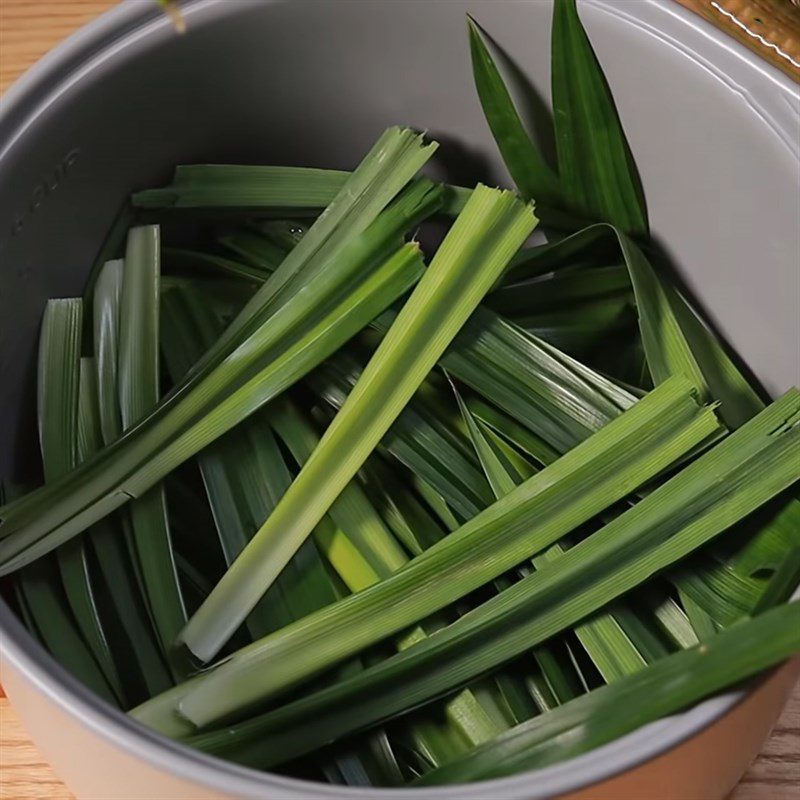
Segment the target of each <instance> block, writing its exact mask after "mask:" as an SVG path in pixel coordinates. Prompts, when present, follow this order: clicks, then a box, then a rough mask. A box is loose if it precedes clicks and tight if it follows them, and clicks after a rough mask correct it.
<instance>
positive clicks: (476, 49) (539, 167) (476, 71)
mask: <svg viewBox="0 0 800 800" xmlns="http://www.w3.org/2000/svg"><path fill="white" fill-rule="evenodd" d="M467 22H468V27H469V46H470V53H471V55H472V73H473V76H474V78H475V88H476V89H477V92H478V97H479V98H480V102H481V106H482V107H483V113H484V116H485V117H486V121H487V122H488V123H489V128H490V129H491V131H492V135H493V136H494V140H495V142H497V147H498V149H499V150H500V155H502V157H503V161H504V162H505V164H506V166H507V167H508V171H509V172H510V173H511V177H512V178H513V180H514V183H515V184H516V185H517V188H518V189H519V191H520V194H522V196H523V197H525V198H527V199H529V200H536V202H537V204H540V205H543V206H546V205H554V204H555V205H558V203H559V200H560V189H559V185H558V178H557V176H556V175H555V174H554V173H553V171H552V170H551V169H550V167H549V166H548V164H547V162H546V161H545V160H544V158H543V157H542V154H541V153H540V152H539V149H538V148H537V147H536V145H534V143H533V142H532V141H531V138H530V136H529V135H528V132H527V131H526V130H525V128H524V127H523V125H522V121H521V120H520V118H519V114H518V113H517V110H516V108H515V107H514V102H513V100H512V99H511V95H510V94H509V92H508V89H507V88H506V86H505V83H503V79H502V77H501V76H500V72H499V71H498V69H497V65H496V64H495V62H494V59H493V58H492V55H491V53H490V52H489V49H488V47H487V46H486V43H485V41H484V37H485V33H484V32H483V31H482V30H481V29H480V27H479V26H478V24H477V23H476V22H475V20H473V19H472V17H469V16H468V17H467Z"/></svg>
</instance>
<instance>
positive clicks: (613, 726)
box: [418, 603, 800, 784]
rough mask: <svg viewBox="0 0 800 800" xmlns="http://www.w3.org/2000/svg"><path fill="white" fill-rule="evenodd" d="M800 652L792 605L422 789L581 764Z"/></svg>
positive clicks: (568, 708)
mask: <svg viewBox="0 0 800 800" xmlns="http://www.w3.org/2000/svg"><path fill="white" fill-rule="evenodd" d="M799 650H800V604H799V603H791V604H789V605H786V606H782V607H780V608H777V609H774V610H773V611H770V612H767V613H766V614H763V615H761V616H759V617H756V618H754V619H750V620H748V621H746V622H742V623H739V624H737V625H735V626H734V627H733V628H731V629H730V630H728V631H724V632H723V633H721V634H719V635H718V636H714V637H713V638H711V639H710V640H709V641H708V642H705V643H704V644H702V645H696V646H694V647H693V648H692V649H690V650H684V651H681V652H678V653H674V654H672V655H670V656H667V657H666V658H665V659H664V660H662V661H661V662H659V663H657V664H654V665H652V666H650V667H648V668H647V669H646V670H642V671H641V672H639V673H637V674H635V675H631V676H629V677H627V678H625V679H623V680H621V681H619V682H617V683H615V684H613V685H610V686H604V687H602V688H600V689H596V690H595V691H593V692H591V693H590V694H588V695H586V696H585V697H581V698H579V699H577V700H574V701H572V702H571V703H568V704H567V705H565V706H563V707H562V708H561V709H558V710H557V711H554V712H553V713H551V714H548V715H547V716H545V717H541V718H538V719H535V720H531V721H530V722H528V723H524V724H522V725H520V726H518V727H516V728H513V729H512V730H510V731H508V732H507V733H506V734H504V735H502V736H500V737H498V738H497V739H495V740H494V741H493V742H490V743H489V744H487V745H484V746H483V747H481V748H478V749H475V750H472V751H470V752H469V753H467V754H466V755H465V756H464V757H463V758H462V759H459V760H458V761H454V762H452V763H450V764H448V765H446V766H445V767H443V768H441V769H439V770H436V771H435V772H431V773H428V774H427V775H426V776H424V777H423V778H422V779H421V780H420V781H418V783H419V784H439V783H463V782H466V781H474V780H488V779H491V778H498V777H501V776H503V775H511V774H513V773H515V772H519V771H522V770H529V769H538V768H541V767H545V766H547V765H548V764H553V763H555V762H557V761H562V760H564V759H567V758H573V757H574V756H577V755H579V754H580V753H585V752H587V751H589V750H591V749H594V748H596V747H600V746H601V745H603V744H605V743H606V742H609V741H611V740H612V739H615V738H617V737H620V736H623V735H624V734H626V733H628V732H630V731H633V730H635V729H636V728H638V727H640V726H641V725H644V724H646V723H648V722H652V721H653V720H656V719H659V718H660V717H663V716H666V715H668V714H672V713H675V712H677V711H680V710H681V709H683V708H686V707H687V706H689V705H691V704H692V703H695V702H697V701H698V700H702V699H703V698H704V697H707V696H708V695H710V694H713V693H715V692H718V691H721V690H722V689H725V688H727V687H728V686H732V685H735V684H736V683H738V682H739V681H742V680H744V679H745V678H749V677H751V676H753V675H755V674H757V673H758V672H761V671H762V670H764V669H767V668H768V667H771V666H773V665H774V664H777V663H779V662H781V661H783V660H784V659H786V658H788V657H789V656H791V655H793V654H794V653H796V652H798V651H799Z"/></svg>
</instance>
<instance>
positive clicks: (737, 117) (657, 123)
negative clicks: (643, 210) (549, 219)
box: [0, 0, 800, 800]
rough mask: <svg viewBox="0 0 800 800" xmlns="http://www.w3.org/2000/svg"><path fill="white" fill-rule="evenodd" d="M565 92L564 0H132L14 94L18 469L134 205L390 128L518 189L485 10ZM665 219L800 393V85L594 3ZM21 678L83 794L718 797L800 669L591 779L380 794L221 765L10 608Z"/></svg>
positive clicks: (643, 14) (10, 259)
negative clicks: (55, 655)
mask: <svg viewBox="0 0 800 800" xmlns="http://www.w3.org/2000/svg"><path fill="white" fill-rule="evenodd" d="M466 11H469V12H471V13H472V14H473V15H475V16H476V17H477V19H478V20H480V21H481V22H483V23H484V24H485V25H486V27H487V28H488V29H489V30H490V31H491V33H492V34H493V36H494V37H495V38H496V39H497V40H498V41H499V42H501V43H502V44H503V45H504V47H506V48H507V50H508V52H509V53H510V54H511V55H512V57H513V58H514V59H515V60H516V61H517V63H518V64H519V66H520V67H521V69H522V71H523V72H524V74H526V75H529V76H530V78H531V80H532V82H533V83H534V85H535V87H536V89H538V90H539V91H540V92H541V94H542V95H543V96H544V97H545V98H546V97H547V96H548V91H547V82H548V72H549V68H548V60H549V55H548V54H549V28H550V11H551V9H550V4H549V2H547V0H529V1H528V2H519V1H517V2H515V1H514V0H428V1H427V2H425V0H405V2H403V0H372V2H369V0H336V1H335V2H334V0H293V1H292V0H189V2H188V3H187V4H186V12H185V13H186V17H187V20H188V24H189V33H188V34H187V35H186V36H184V37H180V38H177V37H176V36H175V35H174V33H173V31H172V30H171V28H170V25H169V23H168V22H167V21H166V19H164V18H162V16H161V15H160V14H159V13H158V12H157V11H156V10H155V9H154V7H153V6H152V4H151V3H149V2H144V1H143V0H138V1H137V0H129V2H125V3H123V4H122V6H121V7H119V8H117V9H115V10H114V11H112V12H110V13H109V14H107V15H105V16H104V17H102V18H101V19H100V20H98V21H96V22H95V23H93V24H91V25H89V26H88V27H86V28H85V29H83V30H81V31H79V32H78V33H77V34H76V35H74V36H73V37H71V38H70V39H69V40H68V41H67V42H66V43H65V44H63V45H62V46H61V47H59V48H57V49H56V50H55V51H54V52H53V53H51V54H50V55H48V56H47V57H46V58H44V59H43V60H42V61H41V62H40V63H39V64H38V65H37V66H36V67H34V68H33V69H32V70H30V71H29V72H28V74H27V75H26V76H25V77H24V78H23V79H22V80H20V81H19V82H18V83H17V84H16V85H15V86H14V87H13V88H12V89H11V90H10V91H9V92H8V93H7V94H6V95H5V97H4V98H3V99H2V101H0V102H1V103H2V105H1V106H0V212H1V213H0V259H1V261H2V266H1V267H0V298H2V303H3V309H2V314H0V330H1V331H2V337H0V371H1V372H2V380H1V381H0V418H2V419H3V428H2V431H0V475H2V476H3V477H4V478H11V479H12V480H24V478H25V476H26V475H27V474H29V471H28V470H29V461H28V460H27V459H26V455H28V458H29V457H30V456H29V453H30V451H31V449H32V447H31V443H32V442H33V441H35V439H34V435H35V434H34V425H33V423H34V419H33V416H34V414H33V409H34V402H33V389H34V386H33V384H34V380H33V378H34V352H35V346H36V339H37V331H38V325H39V320H40V315H41V311H42V308H43V304H44V301H45V299H46V298H48V297H52V296H63V295H71V294H76V293H79V292H80V290H81V288H82V286H83V283H84V280H85V278H86V274H87V270H88V267H89V265H90V263H91V261H92V259H93V257H94V255H95V253H96V251H97V248H98V244H99V242H100V241H101V240H102V238H103V235H104V233H105V231H106V230H107V229H108V227H109V225H110V224H111V222H112V220H113V218H114V215H115V213H116V210H117V208H118V207H119V205H120V202H121V200H122V199H123V197H124V196H125V195H126V194H127V193H128V192H130V191H131V190H132V189H137V188H141V187H145V186H151V185H158V184H160V183H164V182H166V181H167V180H168V178H169V176H170V173H171V169H172V167H173V166H174V165H175V164H176V163H180V162H198V161H221V162H225V161H229V162H243V163H247V162H250V163H259V162H262V163H278V164H280V163H285V164H304V165H311V166H327V167H343V168H347V167H350V166H352V165H353V164H354V163H356V161H357V160H358V159H359V157H360V156H361V154H363V152H364V151H365V150H366V149H367V147H368V146H369V145H370V144H371V143H372V141H373V140H374V139H375V138H376V136H377V135H378V133H379V132H380V131H381V130H382V129H383V128H384V127H385V126H387V125H389V124H395V123H403V124H410V125H414V126H417V127H419V128H426V129H428V130H429V131H430V132H431V134H432V135H433V136H435V137H436V138H438V139H440V140H441V141H443V143H444V147H443V152H444V155H445V156H446V157H447V158H446V162H447V164H448V168H449V169H450V171H451V174H450V175H449V177H451V178H452V179H455V180H462V181H467V180H470V179H474V178H475V177H477V176H478V175H480V177H482V178H484V179H486V178H490V179H491V178H495V179H497V180H498V181H499V182H504V183H505V182H507V180H508V178H507V176H506V175H505V173H504V171H503V169H502V166H501V165H500V164H499V162H498V161H497V158H496V155H495V148H494V145H493V143H492V142H491V140H490V137H489V135H488V131H487V129H486V125H485V123H484V121H483V119H482V116H481V112H480V108H479V105H478V102H477V100H476V97H475V93H474V89H473V87H472V85H471V78H470V70H469V57H468V52H467V39H466V30H465V24H464V13H465V12H466ZM581 11H582V15H583V18H584V20H585V23H586V25H587V27H588V29H589V33H590V36H591V39H592V42H593V43H594V45H595V48H596V50H597V52H598V54H599V57H600V59H601V61H602V63H603V66H604V68H605V69H606V72H607V75H608V78H609V81H610V83H611V86H612V87H613V90H614V94H615V97H616V98H617V101H618V105H619V108H620V112H621V115H622V119H623V120H624V123H625V127H626V130H627V132H628V135H629V138H630V140H631V144H632V148H633V151H634V154H635V157H636V160H637V163H638V164H639V167H640V169H641V173H642V178H643V181H644V185H645V188H646V191H647V198H648V204H649V208H650V214H651V219H652V222H653V227H654V230H655V232H656V234H657V235H658V237H659V238H660V239H661V240H662V241H664V242H666V243H668V245H669V250H670V253H671V254H672V256H673V257H674V260H675V263H676V264H677V265H678V266H679V268H680V269H681V272H682V275H683V277H684V278H685V280H686V281H687V283H688V284H689V285H690V287H691V288H692V289H693V290H694V291H695V292H696V294H697V295H698V296H699V297H701V298H702V300H703V302H704V303H705V305H706V308H707V310H708V311H709V313H710V315H711V317H712V319H713V320H714V321H715V323H716V324H717V326H718V327H719V329H720V330H721V331H722V332H723V333H724V334H725V335H726V336H727V337H728V338H729V340H730V341H731V342H732V344H733V345H734V346H735V347H736V348H737V349H738V351H739V352H740V354H741V355H742V356H743V357H744V358H745V360H746V361H747V362H748V363H749V364H750V365H751V367H752V368H753V369H754V370H755V372H756V373H757V374H758V376H759V377H760V378H761V380H762V381H763V382H764V383H765V385H766V386H767V387H768V388H769V389H770V390H771V391H773V392H777V391H779V390H782V389H784V388H786V387H787V386H788V385H790V384H792V383H797V382H800V378H799V377H798V372H799V371H800V358H799V357H798V348H799V347H800V345H798V342H800V327H799V326H800V313H799V308H800V291H799V288H800V287H798V269H797V256H798V253H800V230H798V225H797V220H798V219H799V218H800V196H799V194H798V185H800V157H799V156H798V146H797V134H798V120H799V119H800V99H799V98H798V93H797V87H795V86H794V85H793V84H792V83H791V82H790V81H789V79H788V78H786V77H785V76H783V75H781V74H779V73H778V72H777V71H775V70H773V69H772V68H770V67H769V66H767V65H765V64H763V63H761V62H760V61H759V60H758V58H757V57H756V56H754V55H752V54H750V53H749V52H748V51H746V50H744V49H743V48H741V47H740V46H739V45H738V44H736V43H735V42H733V41H731V40H730V39H728V38H727V37H725V36H724V35H722V34H720V33H718V32H717V31H715V30H713V29H712V28H710V27H709V26H708V25H707V24H705V23H704V22H702V21H700V20H699V19H696V18H695V17H693V16H691V15H689V14H688V13H686V12H684V11H683V10H682V9H680V8H679V7H677V5H676V4H674V3H671V2H666V0H664V1H663V2H656V0H637V2H632V0H585V2H583V3H582V5H581ZM0 626H1V629H2V657H3V660H2V666H3V673H2V682H3V686H4V688H5V689H6V691H7V693H8V695H9V697H10V698H11V700H12V703H13V704H14V707H15V709H16V711H17V712H18V713H19V715H20V716H21V717H22V719H23V721H24V722H25V724H26V726H27V728H28V730H29V731H30V733H31V734H32V736H33V737H34V739H35V741H36V742H37V743H38V744H39V746H40V747H41V749H42V751H43V752H44V754H45V755H46V756H47V757H48V758H49V759H50V760H51V762H52V764H53V766H54V767H55V769H56V771H57V772H58V773H59V775H61V776H62V777H63V778H64V779H65V781H66V782H67V784H68V785H69V786H70V787H71V788H72V789H73V791H74V792H75V793H76V794H77V795H78V796H79V797H82V798H90V797H97V798H103V800H108V798H126V800H129V799H130V798H182V799H183V798H195V797H198V798H199V797H246V798H251V797H252V798H255V797H259V798H323V797H338V798H344V797H358V796H361V797H367V796H372V795H375V796H381V797H387V796H389V794H391V795H393V796H395V797H397V798H402V797H414V798H419V797H426V798H441V799H442V800H443V799H444V798H448V797H449V798H487V797H493V798H528V799H529V800H533V799H534V798H546V797H553V796H556V795H559V796H561V795H567V794H569V793H573V794H569V796H570V797H574V798H583V800H588V798H601V797H602V798H609V797H614V798H624V797H647V798H668V797H672V798H682V799H683V798H703V799H704V800H705V798H715V797H722V796H724V795H725V794H726V793H727V792H728V791H729V790H730V788H731V787H732V785H733V784H734V783H735V781H736V780H737V778H738V777H739V775H740V774H741V772H742V770H743V769H744V767H745V766H746V764H747V763H748V761H749V760H750V759H751V758H752V757H753V755H754V754H755V753H756V752H757V750H758V748H759V747H760V745H761V742H762V741H763V738H764V736H765V735H766V733H767V731H768V729H769V727H770V725H771V724H772V722H773V721H774V719H775V718H776V716H777V713H778V711H779V709H780V707H781V705H782V703H783V702H784V700H785V697H786V695H787V693H788V691H789V689H790V687H791V685H792V683H793V681H794V679H795V678H796V675H797V673H798V666H797V665H796V664H795V665H794V666H793V665H789V666H787V667H785V668H783V669H782V670H781V671H779V672H777V673H775V674H774V675H773V676H772V677H771V678H770V679H769V680H766V681H762V682H760V683H759V685H758V686H757V687H756V688H755V689H754V690H753V691H751V692H749V693H748V694H747V695H746V696H745V695H743V694H741V693H740V694H730V695H726V696H724V697H719V698H716V699H713V700H710V701H708V702H706V703H703V704H702V705H700V706H698V707H696V708H694V709H692V710H690V711H688V712H686V713H684V714H681V715H678V716H675V717H673V718H670V719H667V720H662V721H660V722H658V723H655V724H653V725H650V726H648V727H646V728H644V729H642V730H640V731H638V732H636V733H635V734H632V735H630V736H627V737H624V738H623V739H621V740H619V741H617V742H615V743H613V744H611V745H608V746H606V747H604V748H601V749H600V750H597V751H595V752H593V753H590V754H588V755H585V756H582V757H580V758H576V759H573V760H571V761H569V762H567V763H564V764H560V765H557V766H554V767H550V768H547V769H544V770H539V771H536V772H530V773H527V774H522V775H519V776H517V777H514V778H511V779H506V780H502V781H494V782H491V783H484V784H478V785H474V786H471V787H453V788H447V789H435V790H433V789H425V790H418V791H410V790H403V791H400V790H394V791H391V792H389V791H381V792H372V791H354V790H351V789H347V790H344V789H338V788H334V787H330V786H321V785H316V784H308V783H302V782H299V781H295V780H289V779H285V778H280V777H276V776H271V775H266V774H263V773H258V772H255V771H252V770H248V769H244V768H241V767H237V766H235V765H232V764H228V763H225V762H221V761H217V760H215V759H213V758H209V757H206V756H204V755H201V754H199V753H196V752H193V751H191V750H188V749H186V748H183V747H181V746H178V745H176V744H174V743H172V742H168V741H166V740H164V739H162V738H160V737H159V736H156V735H155V734H152V733H150V732H148V731H146V730H144V729H142V728H141V727H139V726H138V725H137V724H135V723H133V722H132V721H130V720H128V719H127V718H126V717H125V716H124V715H122V714H120V713H118V712H116V711H114V710H113V709H111V708H109V707H107V706H105V705H104V704H103V703H102V702H101V701H99V700H98V699H96V698H95V697H93V696H91V695H90V694H89V693H88V692H87V691H86V690H85V689H84V688H83V687H81V686H79V685H78V684H77V683H76V682H75V681H74V680H73V679H71V678H70V677H69V676H68V675H67V674H66V673H65V672H64V670H62V669H61V668H60V667H59V666H58V665H57V664H56V663H54V661H53V660H52V659H51V658H50V657H49V656H48V655H47V654H46V653H45V652H44V651H43V650H42V649H41V648H40V647H39V646H38V645H37V644H36V643H35V642H34V641H33V640H32V639H31V638H30V637H29V636H28V635H27V634H26V633H25V632H24V630H23V629H22V627H21V626H20V625H19V623H18V622H17V621H16V619H15V618H14V617H13V615H12V613H11V612H10V610H9V609H8V608H7V607H6V606H5V605H3V604H0Z"/></svg>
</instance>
